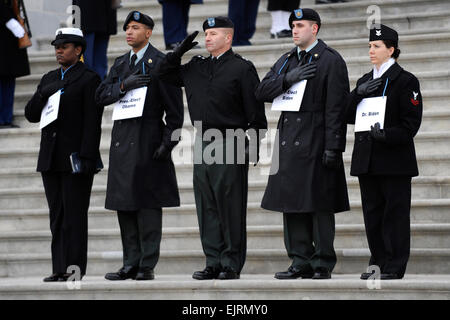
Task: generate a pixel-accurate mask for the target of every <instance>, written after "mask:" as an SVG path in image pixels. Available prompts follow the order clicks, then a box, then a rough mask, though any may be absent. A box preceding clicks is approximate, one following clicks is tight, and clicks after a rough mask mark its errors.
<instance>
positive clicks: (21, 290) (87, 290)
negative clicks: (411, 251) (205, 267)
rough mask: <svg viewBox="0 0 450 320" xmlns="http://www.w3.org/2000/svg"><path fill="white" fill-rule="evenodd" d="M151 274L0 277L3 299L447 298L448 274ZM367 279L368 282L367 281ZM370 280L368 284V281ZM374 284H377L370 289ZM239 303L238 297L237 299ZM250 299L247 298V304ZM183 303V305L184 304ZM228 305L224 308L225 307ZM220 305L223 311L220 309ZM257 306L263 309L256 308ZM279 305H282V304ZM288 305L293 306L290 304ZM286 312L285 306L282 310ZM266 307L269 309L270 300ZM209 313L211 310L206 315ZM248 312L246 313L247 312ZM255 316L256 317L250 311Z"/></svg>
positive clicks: (449, 292) (228, 313)
mask: <svg viewBox="0 0 450 320" xmlns="http://www.w3.org/2000/svg"><path fill="white" fill-rule="evenodd" d="M184 272H185V274H181V275H160V274H156V275H155V280H153V281H132V280H127V281H118V282H112V281H108V280H105V279H104V278H103V277H102V276H86V277H84V278H83V281H81V283H80V287H79V289H78V290H71V289H69V288H73V287H68V286H67V284H66V283H43V282H42V278H43V274H42V275H41V276H40V277H33V278H22V277H20V278H6V279H0V299H2V300H22V299H23V300H28V299H32V300H34V299H36V297H39V299H40V300H115V299H118V300H144V299H145V300H210V301H209V304H211V300H236V301H237V300H249V299H252V300H253V299H256V300H324V298H325V299H327V300H328V299H330V300H375V299H376V300H448V299H449V298H450V277H449V276H448V275H446V274H441V275H428V274H417V275H416V274H407V275H406V276H405V278H404V279H402V280H401V281H384V280H383V281H381V282H380V283H379V285H380V287H376V286H375V285H374V284H373V283H368V282H366V281H363V280H359V276H360V272H359V273H355V274H342V275H341V274H333V275H332V279H330V280H321V281H315V280H307V279H303V280H283V281H280V280H276V279H274V278H273V272H272V273H268V274H255V275H253V274H252V275H249V274H242V275H241V279H240V280H236V281H221V280H211V281H198V280H193V279H192V277H191V274H187V273H186V271H184ZM368 284H369V286H368ZM371 285H372V286H371ZM374 288H379V289H376V290H375V289H374ZM236 303H238V302H234V303H228V304H227V306H228V305H229V310H228V311H227V309H226V308H223V307H220V305H219V306H218V307H217V309H214V310H216V312H215V317H219V318H220V316H221V315H222V314H223V315H224V316H225V315H226V316H225V317H232V316H233V315H234V308H235V307H237V306H235V304H236ZM239 303H240V302H239ZM249 303H250V302H247V306H249V305H248V304H249ZM189 305H190V304H189V302H186V307H187V308H188V307H189ZM227 308H228V307H227ZM157 309H158V310H159V311H160V312H163V313H164V314H165V315H166V316H170V315H173V318H179V317H181V315H182V311H183V309H182V308H179V310H178V309H173V308H171V309H165V307H164V306H162V307H157ZM220 310H222V311H220ZM261 310H262V309H261ZM283 310H284V309H283ZM291 310H292V309H291ZM285 311H286V310H285ZM261 312H263V311H261ZM268 312H269V313H270V314H274V311H273V310H272V309H271V307H270V305H269V306H268ZM208 316H209V317H210V315H208ZM247 317H248V316H247ZM250 317H255V316H250Z"/></svg>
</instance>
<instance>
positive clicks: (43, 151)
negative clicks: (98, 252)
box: [25, 28, 103, 282]
mask: <svg viewBox="0 0 450 320" xmlns="http://www.w3.org/2000/svg"><path fill="white" fill-rule="evenodd" d="M52 45H53V46H55V55H56V58H57V61H58V63H59V64H60V65H61V67H60V68H58V69H55V70H52V71H50V72H48V73H47V74H45V75H44V76H43V77H42V79H41V81H40V83H39V85H38V87H37V90H36V92H35V93H34V95H33V97H32V98H31V100H30V101H29V102H28V103H27V105H26V107H25V117H26V118H27V120H28V121H30V122H33V123H35V122H39V121H40V120H41V113H42V109H43V108H44V107H45V105H46V104H47V101H48V99H49V97H50V96H52V95H53V94H55V93H57V92H58V91H60V103H59V110H58V118H57V119H56V120H54V121H53V122H51V123H50V124H48V125H47V126H45V127H43V128H42V131H41V144H40V150H39V158H38V164H37V171H38V172H41V175H42V181H43V184H44V189H45V195H46V197H47V202H48V206H49V211H50V230H51V232H52V245H51V251H52V265H53V273H52V275H50V276H49V277H46V278H45V279H44V281H45V282H52V281H67V280H68V279H69V278H70V277H71V273H70V272H71V270H76V269H73V266H77V267H78V268H79V271H80V274H79V276H80V277H83V276H84V275H85V274H86V265H87V250H88V247H87V244H88V208H89V201H90V196H91V190H92V183H93V179H94V174H95V173H97V172H98V170H97V164H99V163H100V152H99V146H100V135H101V121H102V114H103V107H101V106H99V105H97V104H96V103H95V89H96V88H97V87H98V85H99V84H100V77H99V76H98V75H97V74H96V73H95V72H94V71H92V70H90V69H88V68H87V67H86V65H85V64H84V63H83V62H81V61H80V57H81V55H82V54H83V52H84V50H85V48H86V41H85V39H84V37H83V33H82V32H81V30H80V29H77V28H62V29H58V30H57V31H56V38H55V40H54V41H52ZM73 153H78V158H79V162H80V170H79V171H80V172H78V173H72V172H73V169H72V165H71V155H72V154H73ZM69 267H70V268H69ZM74 277H76V276H74ZM77 280H81V278H80V279H77Z"/></svg>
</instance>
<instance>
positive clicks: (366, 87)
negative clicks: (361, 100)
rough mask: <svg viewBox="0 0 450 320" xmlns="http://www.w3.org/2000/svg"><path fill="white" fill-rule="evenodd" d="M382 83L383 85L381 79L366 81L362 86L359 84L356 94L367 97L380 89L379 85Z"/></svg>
mask: <svg viewBox="0 0 450 320" xmlns="http://www.w3.org/2000/svg"><path fill="white" fill-rule="evenodd" d="M382 83H383V79H381V78H377V79H372V80H369V81H366V82H364V83H363V84H360V85H359V86H358V88H357V89H356V93H357V94H358V95H360V96H363V97H367V96H369V95H370V94H371V93H373V92H375V91H376V90H378V88H379V87H380V85H381V84H382Z"/></svg>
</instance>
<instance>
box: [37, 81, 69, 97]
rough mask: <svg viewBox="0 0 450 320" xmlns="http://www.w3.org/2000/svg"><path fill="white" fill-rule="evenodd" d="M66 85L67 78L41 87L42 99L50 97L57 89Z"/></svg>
mask: <svg viewBox="0 0 450 320" xmlns="http://www.w3.org/2000/svg"><path fill="white" fill-rule="evenodd" d="M65 85H66V81H65V80H57V81H55V82H52V83H50V84H47V85H46V86H43V87H41V88H40V90H39V94H40V95H41V97H42V99H48V98H49V97H50V96H51V95H52V94H54V93H55V92H56V91H58V90H59V89H62V88H64V86H65Z"/></svg>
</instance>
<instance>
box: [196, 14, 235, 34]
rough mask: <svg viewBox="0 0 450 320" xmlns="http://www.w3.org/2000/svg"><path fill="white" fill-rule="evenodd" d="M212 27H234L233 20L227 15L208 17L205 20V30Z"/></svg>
mask: <svg viewBox="0 0 450 320" xmlns="http://www.w3.org/2000/svg"><path fill="white" fill-rule="evenodd" d="M212 28H232V29H234V24H233V21H231V20H230V19H229V18H227V17H214V18H208V19H206V20H205V22H203V31H206V30H207V29H212Z"/></svg>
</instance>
